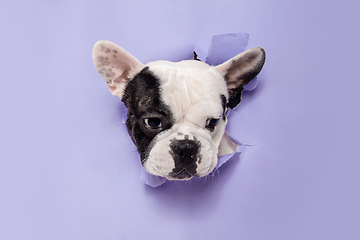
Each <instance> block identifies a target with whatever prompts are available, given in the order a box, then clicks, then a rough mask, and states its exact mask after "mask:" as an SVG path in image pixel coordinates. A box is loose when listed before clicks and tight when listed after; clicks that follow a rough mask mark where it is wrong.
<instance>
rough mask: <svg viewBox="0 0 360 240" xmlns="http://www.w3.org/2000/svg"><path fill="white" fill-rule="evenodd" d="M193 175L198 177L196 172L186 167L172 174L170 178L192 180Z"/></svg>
mask: <svg viewBox="0 0 360 240" xmlns="http://www.w3.org/2000/svg"><path fill="white" fill-rule="evenodd" d="M192 177H196V176H195V175H194V174H191V173H190V172H189V171H188V170H186V169H185V168H184V169H182V170H181V171H179V172H177V173H172V174H170V178H172V179H176V180H190V179H191V178H192Z"/></svg>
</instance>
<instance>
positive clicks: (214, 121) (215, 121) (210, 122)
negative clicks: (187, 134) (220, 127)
mask: <svg viewBox="0 0 360 240" xmlns="http://www.w3.org/2000/svg"><path fill="white" fill-rule="evenodd" d="M218 122H219V118H209V119H208V120H206V127H207V128H214V127H215V126H216V124H218Z"/></svg>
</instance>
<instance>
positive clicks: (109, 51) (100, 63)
mask: <svg viewBox="0 0 360 240" xmlns="http://www.w3.org/2000/svg"><path fill="white" fill-rule="evenodd" d="M93 60H94V64H95V68H96V70H98V72H99V73H100V75H101V76H102V77H103V78H104V79H105V81H106V82H107V85H108V87H109V90H110V92H111V93H112V94H113V95H114V96H118V97H120V98H122V96H123V94H124V90H125V87H126V85H127V84H128V82H129V81H130V80H132V79H133V78H134V76H135V75H136V74H138V73H139V72H140V71H141V70H142V69H143V68H144V66H143V64H141V63H140V62H139V61H138V60H137V59H136V58H134V57H133V56H132V55H131V54H130V53H128V52H127V51H125V50H124V49H123V48H121V47H119V46H118V45H116V44H115V43H112V42H109V41H99V42H97V43H96V44H95V46H94V49H93Z"/></svg>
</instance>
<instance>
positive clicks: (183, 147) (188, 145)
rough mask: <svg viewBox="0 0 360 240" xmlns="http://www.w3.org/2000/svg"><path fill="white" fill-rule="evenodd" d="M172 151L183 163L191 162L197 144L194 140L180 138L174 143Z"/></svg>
mask: <svg viewBox="0 0 360 240" xmlns="http://www.w3.org/2000/svg"><path fill="white" fill-rule="evenodd" d="M173 152H174V153H175V155H176V156H178V157H179V158H180V160H181V161H182V162H183V163H184V164H187V163H192V162H193V161H194V159H195V156H196V154H197V152H198V146H197V144H196V143H195V142H194V141H191V140H180V141H179V142H178V143H177V144H176V145H174V147H173Z"/></svg>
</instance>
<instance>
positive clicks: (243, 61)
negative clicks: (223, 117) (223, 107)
mask: <svg viewBox="0 0 360 240" xmlns="http://www.w3.org/2000/svg"><path fill="white" fill-rule="evenodd" d="M264 63H265V50H264V49H262V48H260V47H257V48H252V49H249V50H247V51H245V52H243V53H240V54H239V55H237V56H235V57H233V58H232V59H230V60H228V61H226V62H224V63H223V64H220V65H218V66H216V67H215V69H216V70H218V71H219V72H220V73H221V74H222V75H223V76H224V78H225V81H226V84H227V87H228V91H229V101H228V107H230V108H234V107H236V106H237V105H238V104H239V103H240V101H241V92H242V90H243V89H244V88H243V87H244V86H245V85H246V84H248V83H249V82H250V81H251V80H252V79H254V78H255V77H256V76H257V75H258V74H259V72H260V71H261V69H262V67H263V66H264Z"/></svg>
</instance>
